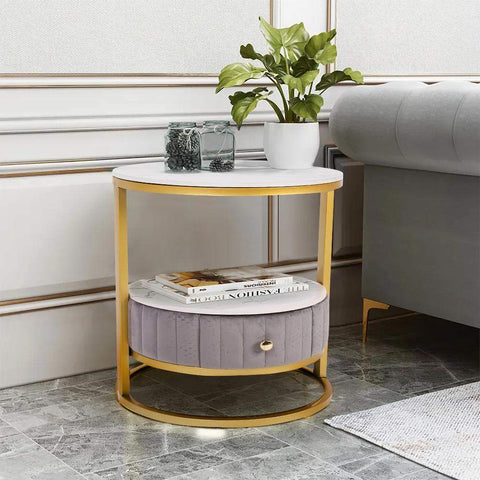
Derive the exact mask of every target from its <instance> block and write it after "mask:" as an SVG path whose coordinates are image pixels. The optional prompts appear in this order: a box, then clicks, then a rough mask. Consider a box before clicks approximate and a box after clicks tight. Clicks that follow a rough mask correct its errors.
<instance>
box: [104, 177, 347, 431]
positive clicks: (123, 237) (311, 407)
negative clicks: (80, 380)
mask: <svg viewBox="0 0 480 480" xmlns="http://www.w3.org/2000/svg"><path fill="white" fill-rule="evenodd" d="M113 183H114V194H115V281H116V311H117V382H116V397H117V400H118V402H119V403H120V404H121V405H123V406H124V407H125V408H127V409H128V410H131V411H132V412H134V413H137V414H139V415H142V416H144V417H147V418H151V419H153V420H158V421H162V422H168V423H173V424H177V425H187V426H196V427H217V428H241V427H258V426H264V425H274V424H278V423H283V422H290V421H292V420H297V419H300V418H306V417H310V416H311V415H313V414H315V413H317V412H319V411H320V410H322V409H324V408H325V407H326V406H327V405H328V404H329V403H330V399H331V396H332V387H331V385H330V382H329V381H328V380H327V378H326V377H327V352H328V346H325V349H324V351H323V353H322V354H321V355H319V356H314V357H311V358H308V359H305V360H303V361H301V362H298V363H294V364H290V365H283V366H279V367H267V368H255V369H241V370H238V369H236V370H228V369H225V370H217V369H209V368H201V367H187V366H183V365H174V364H171V363H166V362H161V361H158V360H154V359H151V358H148V357H145V356H144V355H141V354H140V353H138V352H134V351H131V350H130V347H129V343H128V298H129V294H128V231H127V190H136V191H143V192H147V193H163V194H175V195H206V196H270V195H296V194H307V193H320V224H319V240H318V251H319V255H318V268H317V280H318V282H320V283H322V284H323V285H324V287H325V288H326V290H327V294H329V293H330V273H331V251H332V231H333V201H334V193H335V190H336V189H338V188H340V187H341V186H342V181H336V182H331V183H328V184H321V185H307V186H294V187H266V188H213V187H178V186H174V185H156V184H149V183H140V182H132V181H128V180H121V179H118V178H114V180H113ZM130 354H131V355H132V356H133V357H134V358H136V359H137V360H139V361H140V362H142V363H141V365H140V366H138V367H135V368H134V369H132V370H130V366H129V358H130ZM312 363H313V369H312V370H310V369H309V368H307V365H310V364H312ZM147 366H149V367H153V368H158V369H162V370H168V371H173V372H177V373H182V374H190V375H210V376H212V375H213V376H223V375H233V376H236V375H264V374H275V373H279V372H286V371H292V370H297V369H301V371H302V372H305V373H306V374H308V375H311V376H313V377H314V378H315V379H316V380H317V381H318V382H319V383H320V384H321V385H322V386H323V389H324V392H323V394H322V395H321V396H320V397H319V398H318V399H317V400H315V401H313V402H310V403H308V404H306V405H303V406H301V407H298V408H294V409H291V410H285V411H282V412H275V413H269V414H265V415H254V416H240V417H206V416H198V415H188V414H181V413H174V412H168V411H164V410H160V409H156V408H153V407H150V406H147V405H143V404H142V403H140V402H138V401H137V400H135V398H133V397H132V395H131V394H130V381H131V378H132V377H134V376H135V374H136V373H138V372H139V371H140V370H142V369H143V368H146V367H147Z"/></svg>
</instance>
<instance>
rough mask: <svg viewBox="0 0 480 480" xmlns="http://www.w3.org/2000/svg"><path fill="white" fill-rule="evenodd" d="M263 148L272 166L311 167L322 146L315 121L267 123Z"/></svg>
mask: <svg viewBox="0 0 480 480" xmlns="http://www.w3.org/2000/svg"><path fill="white" fill-rule="evenodd" d="M263 148H264V150H265V156H266V157H267V160H268V164H269V165H270V167H272V168H282V169H283V168H297V169H301V168H310V167H311V166H312V165H313V163H314V162H315V159H316V158H317V155H318V150H319V148H320V127H319V125H318V123H317V122H315V123H265V127H264V129H263Z"/></svg>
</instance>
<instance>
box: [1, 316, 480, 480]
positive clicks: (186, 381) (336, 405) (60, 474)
mask: <svg viewBox="0 0 480 480" xmlns="http://www.w3.org/2000/svg"><path fill="white" fill-rule="evenodd" d="M360 333H361V332H360V327H359V326H350V327H337V328H332V330H331V339H330V368H329V378H330V381H331V382H332V384H333V388H334V394H333V395H334V396H333V400H332V403H331V404H330V406H329V407H328V408H327V409H326V410H324V411H322V412H320V413H319V414H317V415H315V416H313V417H311V418H309V419H306V420H302V421H297V422H292V423H289V424H284V425H278V426H271V427H264V428H256V429H245V430H219V429H213V430H211V429H198V428H187V427H179V426H173V425H167V424H162V423H157V422H154V421H150V420H148V419H145V418H142V417H139V416H137V415H134V414H132V413H130V412H128V411H126V410H124V409H123V408H121V407H120V406H119V405H118V404H117V403H116V402H115V399H114V395H113V388H114V375H115V372H114V370H107V371H102V372H96V373H91V374H85V375H78V376H75V377H70V378H63V379H59V380H53V381H48V382H42V383H37V384H32V385H25V386H22V387H16V388H10V389H4V390H0V479H1V480H24V479H28V480H44V479H45V480H47V479H48V480H57V479H58V480H70V479H72V480H75V479H84V480H85V479H88V480H100V479H107V480H114V479H128V480H133V479H143V480H154V479H155V480H159V479H167V478H168V479H170V478H175V479H177V480H180V479H184V480H186V479H189V480H199V479H205V480H207V479H208V480H210V479H212V480H217V479H222V480H224V479H225V480H227V479H235V480H237V479H239V480H242V479H267V480H268V479H276V480H281V479H285V480H287V479H288V480H290V479H296V480H306V479H315V480H317V479H318V480H323V479H329V480H330V479H339V480H347V479H351V480H360V479H363V480H393V479H403V480H437V479H441V478H447V477H444V476H442V475H439V474H437V473H435V472H432V471H431V470H428V469H426V468H423V467H422V466H420V465H418V464H416V463H413V462H410V461H408V460H406V459H404V458H402V457H399V456H397V455H394V454H392V453H389V452H388V451H386V450H383V449H381V448H379V447H377V446H375V445H373V444H370V443H368V442H366V441H363V440H361V439H359V438H357V437H355V436H353V435H349V434H347V433H344V432H341V431H339V430H335V429H333V428H331V427H328V426H327V425H325V424H324V423H323V420H324V419H325V418H327V417H330V416H333V415H337V414H341V413H346V412H350V411H356V410H362V409H366V408H371V407H375V406H377V405H382V404H384V403H389V402H394V401H397V400H401V399H403V398H407V397H409V396H413V395H419V394H422V393H425V392H429V391H432V390H436V389H443V388H447V387H449V386H454V385H459V384H462V383H468V382H472V381H477V380H479V379H480V368H479V344H478V339H479V336H478V331H477V330H475V329H471V328H468V327H464V326H461V325H457V324H453V323H450V322H446V321H443V320H438V319H433V318H430V317H426V316H421V315H418V316H415V317H409V318H402V319H396V320H386V321H377V322H371V328H370V336H369V342H368V344H367V345H366V346H362V344H361V342H360ZM133 391H134V394H135V396H136V397H137V398H139V399H141V400H143V401H146V402H150V403H151V404H154V405H157V406H161V407H164V408H167V409H172V410H177V411H190V412H196V413H205V414H216V415H218V413H219V412H221V413H222V414H226V415H238V414H248V413H250V414H252V413H260V412H266V411H273V410H279V409H285V408H292V407H294V406H297V405H300V404H302V403H305V402H307V401H309V400H311V399H313V398H314V397H315V396H316V395H317V394H318V387H317V384H316V383H315V382H314V381H312V380H311V379H309V378H308V377H306V376H304V375H302V374H300V373H291V374H280V375H275V376H261V377H260V376H259V377H237V378H226V377H223V378H217V379H215V378H211V377H201V378H198V377H190V376H182V375H176V374H171V373H163V372H157V371H153V370H150V371H146V372H145V373H144V374H142V375H141V376H139V377H137V378H136V379H135V381H134V388H133Z"/></svg>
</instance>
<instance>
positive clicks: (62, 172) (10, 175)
mask: <svg viewBox="0 0 480 480" xmlns="http://www.w3.org/2000/svg"><path fill="white" fill-rule="evenodd" d="M113 168H115V167H112V168H105V167H97V168H72V169H71V170H48V171H42V172H21V173H0V178H20V177H41V176H46V175H67V174H69V173H72V174H73V173H98V172H110V171H112V170H113Z"/></svg>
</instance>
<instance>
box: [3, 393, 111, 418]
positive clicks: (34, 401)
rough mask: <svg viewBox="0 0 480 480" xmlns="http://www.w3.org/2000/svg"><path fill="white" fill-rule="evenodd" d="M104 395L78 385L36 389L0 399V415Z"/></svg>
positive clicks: (87, 399)
mask: <svg viewBox="0 0 480 480" xmlns="http://www.w3.org/2000/svg"><path fill="white" fill-rule="evenodd" d="M104 396H105V393H104V392H96V391H89V390H84V389H81V388H78V387H63V388H58V389H53V390H47V391H38V392H35V393H28V394H24V395H19V396H17V397H12V398H7V399H5V400H2V401H0V416H3V415H6V414H9V413H13V412H23V411H26V410H32V409H35V408H41V407H47V406H49V405H58V404H60V403H67V402H73V401H75V400H80V399H84V401H86V402H88V401H94V400H95V399H96V398H102V397H104Z"/></svg>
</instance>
